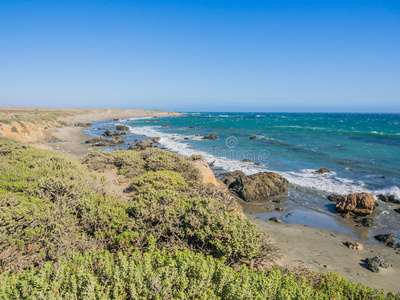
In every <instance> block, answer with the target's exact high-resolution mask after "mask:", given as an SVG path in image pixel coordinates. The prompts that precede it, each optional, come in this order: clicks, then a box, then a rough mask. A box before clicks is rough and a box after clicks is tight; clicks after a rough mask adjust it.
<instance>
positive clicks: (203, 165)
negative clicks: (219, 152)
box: [193, 159, 221, 186]
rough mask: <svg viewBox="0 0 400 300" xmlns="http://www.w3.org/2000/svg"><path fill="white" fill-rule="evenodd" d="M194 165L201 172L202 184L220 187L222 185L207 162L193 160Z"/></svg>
mask: <svg viewBox="0 0 400 300" xmlns="http://www.w3.org/2000/svg"><path fill="white" fill-rule="evenodd" d="M193 165H194V166H195V167H196V169H197V170H199V175H200V180H201V182H202V183H211V184H213V185H215V186H220V185H221V183H220V181H218V180H217V179H216V178H215V175H214V172H213V171H212V170H211V169H210V167H209V165H208V164H207V162H206V161H205V160H203V159H196V160H193Z"/></svg>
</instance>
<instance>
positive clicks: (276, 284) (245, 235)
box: [0, 137, 400, 299]
mask: <svg viewBox="0 0 400 300" xmlns="http://www.w3.org/2000/svg"><path fill="white" fill-rule="evenodd" d="M195 159H198V158H196V157H193V158H187V157H182V156H179V155H176V154H173V153H169V152H166V151H163V150H160V149H147V150H143V151H112V152H92V153H90V154H89V155H87V156H86V157H85V158H84V159H83V160H82V161H81V162H79V161H77V160H75V159H72V158H69V157H66V156H62V155H58V154H54V153H49V152H46V151H43V150H39V149H35V148H32V147H28V146H25V145H24V144H22V143H19V142H16V141H14V140H11V139H6V138H3V137H0V174H1V176H0V268H1V274H0V298H1V299H310V298H315V299H400V297H399V296H395V295H393V294H385V293H384V292H383V291H377V290H374V289H371V288H368V287H365V286H362V285H356V284H353V283H350V282H349V281H347V280H345V279H342V278H341V277H340V276H338V275H336V274H327V275H325V274H322V273H312V272H307V273H306V274H305V275H306V276H300V275H296V274H293V273H290V272H286V271H283V270H278V269H269V268H266V267H265V266H266V262H267V261H268V260H269V259H270V258H271V257H273V256H274V248H273V247H271V245H269V244H268V243H267V242H266V240H265V236H264V234H262V233H261V232H259V231H258V230H257V227H256V226H255V225H254V224H252V223H251V222H250V221H248V220H247V219H246V218H244V217H242V216H241V215H240V214H239V210H238V206H237V205H235V203H232V201H231V198H230V197H229V195H227V194H225V193H224V192H223V191H220V190H217V189H216V188H215V187H213V186H212V185H204V184H202V183H201V182H200V181H199V175H198V173H197V170H196V169H195V168H194V166H193V164H192V162H193V160H195ZM105 171H107V172H115V173H116V176H117V174H118V176H122V177H123V178H125V180H127V181H128V182H129V184H128V188H127V189H126V190H125V191H124V192H122V191H116V190H115V189H113V188H112V186H110V181H109V180H107V178H106V177H105V176H104V174H106V173H104V172H105Z"/></svg>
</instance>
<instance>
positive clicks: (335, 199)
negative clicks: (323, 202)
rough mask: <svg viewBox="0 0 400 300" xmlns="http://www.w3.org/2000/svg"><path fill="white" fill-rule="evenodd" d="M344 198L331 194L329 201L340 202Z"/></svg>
mask: <svg viewBox="0 0 400 300" xmlns="http://www.w3.org/2000/svg"><path fill="white" fill-rule="evenodd" d="M342 198H343V196H340V195H337V194H331V195H329V196H328V200H329V201H332V202H339V200H341V199H342Z"/></svg>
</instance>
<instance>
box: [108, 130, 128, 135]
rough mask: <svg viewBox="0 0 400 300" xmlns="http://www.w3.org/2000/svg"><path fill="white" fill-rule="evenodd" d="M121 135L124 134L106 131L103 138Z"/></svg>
mask: <svg viewBox="0 0 400 300" xmlns="http://www.w3.org/2000/svg"><path fill="white" fill-rule="evenodd" d="M121 134H126V133H125V132H118V131H111V130H106V132H104V133H103V136H120V135H121Z"/></svg>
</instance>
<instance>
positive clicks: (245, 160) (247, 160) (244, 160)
mask: <svg viewBox="0 0 400 300" xmlns="http://www.w3.org/2000/svg"><path fill="white" fill-rule="evenodd" d="M242 162H252V161H251V160H250V159H248V158H245V159H243V160H242Z"/></svg>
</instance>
